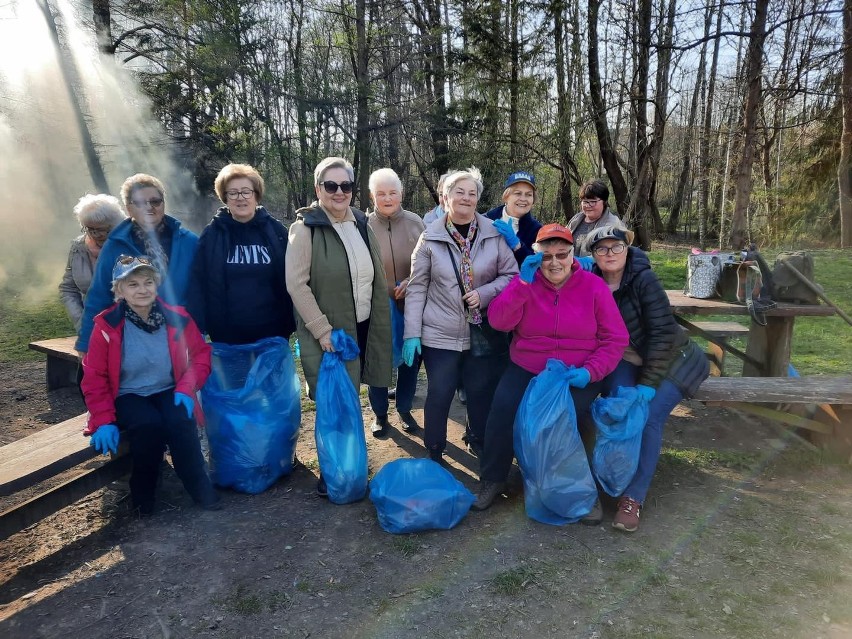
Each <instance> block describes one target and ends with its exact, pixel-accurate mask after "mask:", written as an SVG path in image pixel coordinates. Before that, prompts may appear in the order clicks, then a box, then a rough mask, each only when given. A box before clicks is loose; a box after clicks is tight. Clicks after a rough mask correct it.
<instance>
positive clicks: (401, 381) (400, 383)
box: [367, 355, 421, 417]
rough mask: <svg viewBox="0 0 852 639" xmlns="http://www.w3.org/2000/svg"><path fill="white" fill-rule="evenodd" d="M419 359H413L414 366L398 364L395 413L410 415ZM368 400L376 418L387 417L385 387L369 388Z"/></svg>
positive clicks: (418, 370)
mask: <svg viewBox="0 0 852 639" xmlns="http://www.w3.org/2000/svg"><path fill="white" fill-rule="evenodd" d="M420 362H421V359H420V357H418V356H416V355H415V357H414V364H412V365H411V366H406V365H405V364H400V366H399V368H397V369H396V412H398V413H410V412H411V405H412V404H413V403H414V393H415V391H417V374H418V373H419V372H420ZM367 396H368V397H369V398H370V408H372V409H373V413H374V414H375V415H376V416H377V417H387V414H388V404H389V402H388V389H387V387H385V386H370V387H369V389H368V391H367Z"/></svg>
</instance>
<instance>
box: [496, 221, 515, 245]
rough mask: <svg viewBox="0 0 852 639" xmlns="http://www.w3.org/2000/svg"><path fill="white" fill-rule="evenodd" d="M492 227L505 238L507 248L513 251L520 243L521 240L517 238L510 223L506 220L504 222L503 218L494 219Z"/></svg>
mask: <svg viewBox="0 0 852 639" xmlns="http://www.w3.org/2000/svg"><path fill="white" fill-rule="evenodd" d="M494 228H495V229H497V232H498V233H500V235H502V236H503V239H504V240H506V244H508V245H509V248H510V249H512V250H513V251H514V250H516V249H517V248H518V247H519V246H520V245H521V241H520V240H519V239H518V234H517V233H515V230H514V229H513V228H512V225H511V224H509V223H508V222H504V221H503V220H494Z"/></svg>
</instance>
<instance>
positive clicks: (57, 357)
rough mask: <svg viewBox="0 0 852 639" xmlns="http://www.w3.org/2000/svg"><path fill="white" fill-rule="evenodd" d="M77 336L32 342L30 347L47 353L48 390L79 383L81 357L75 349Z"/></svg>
mask: <svg viewBox="0 0 852 639" xmlns="http://www.w3.org/2000/svg"><path fill="white" fill-rule="evenodd" d="M76 341H77V338H76V337H75V336H71V337H57V338H54V339H44V340H40V341H38V342H30V345H29V347H30V349H32V350H34V351H38V352H39V353H44V354H45V355H47V369H46V381H47V390H49V391H52V390H56V389H57V388H65V387H67V386H76V385H77V368H78V367H79V365H80V357H79V356H78V355H77V351H76V350H74V343H75V342H76Z"/></svg>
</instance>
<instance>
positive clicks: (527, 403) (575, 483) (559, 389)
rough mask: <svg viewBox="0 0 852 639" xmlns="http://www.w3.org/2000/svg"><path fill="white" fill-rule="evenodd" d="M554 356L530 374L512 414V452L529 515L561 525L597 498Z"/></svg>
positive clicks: (564, 372)
mask: <svg viewBox="0 0 852 639" xmlns="http://www.w3.org/2000/svg"><path fill="white" fill-rule="evenodd" d="M573 368H574V367H573V366H571V367H569V366H567V365H566V364H564V363H563V362H561V361H559V360H556V359H549V360H547V366H546V367H545V369H544V370H543V371H542V372H541V373H539V374H538V375H537V376H536V377H534V378H533V379H532V380H530V383H529V385H528V386H527V390H526V392H525V393H524V397H523V399H522V400H521V405H520V407H519V408H518V412H517V414H516V415H515V426H514V444H515V457H516V458H517V460H518V465H519V466H520V468H521V474H522V475H523V478H524V504H525V506H526V512H527V516H528V517H529V518H530V519H534V520H536V521H540V522H542V523H544V524H553V525H557V526H561V525H563V524H571V523H574V522H576V521H579V520H580V519H581V518H583V517H584V516H585V515H587V514H588V513H589V512H590V511H591V510H592V507H593V506H594V504H595V501H596V500H597V498H598V491H597V487H596V486H595V480H594V479H593V478H592V471H591V470H590V469H589V460H588V458H587V457H586V451H585V448H583V441H582V439H581V438H580V433H579V432H578V430H577V414H576V410H575V408H574V400H573V398H572V397H571V391H570V389H569V387H568V382H567V379H566V378H567V375H568V373H569V371H571V370H572V369H573Z"/></svg>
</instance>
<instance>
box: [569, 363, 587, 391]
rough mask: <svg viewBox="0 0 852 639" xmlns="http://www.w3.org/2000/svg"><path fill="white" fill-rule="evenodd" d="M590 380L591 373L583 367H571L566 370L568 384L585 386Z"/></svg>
mask: <svg viewBox="0 0 852 639" xmlns="http://www.w3.org/2000/svg"><path fill="white" fill-rule="evenodd" d="M590 381H592V374H591V373H590V372H589V371H588V370H586V369H585V368H572V369H571V370H570V371H568V386H575V387H577V388H585V387H586V386H588V385H589V382H590Z"/></svg>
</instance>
